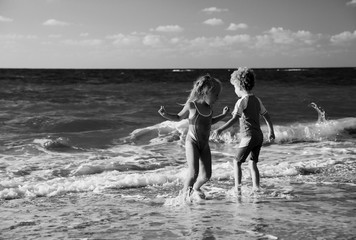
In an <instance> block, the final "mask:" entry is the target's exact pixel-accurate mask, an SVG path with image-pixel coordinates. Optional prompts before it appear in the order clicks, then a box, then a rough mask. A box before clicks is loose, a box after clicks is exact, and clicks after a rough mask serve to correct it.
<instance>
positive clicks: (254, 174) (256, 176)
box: [249, 145, 262, 190]
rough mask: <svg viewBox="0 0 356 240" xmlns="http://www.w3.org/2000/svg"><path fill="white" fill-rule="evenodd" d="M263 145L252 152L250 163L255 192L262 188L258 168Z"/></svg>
mask: <svg viewBox="0 0 356 240" xmlns="http://www.w3.org/2000/svg"><path fill="white" fill-rule="evenodd" d="M261 147H262V145H258V146H256V147H255V148H253V149H252V151H251V159H250V161H249V165H250V171H251V178H252V186H253V189H254V190H258V189H259V188H260V172H259V170H258V167H257V163H258V157H259V155H260V150H261Z"/></svg>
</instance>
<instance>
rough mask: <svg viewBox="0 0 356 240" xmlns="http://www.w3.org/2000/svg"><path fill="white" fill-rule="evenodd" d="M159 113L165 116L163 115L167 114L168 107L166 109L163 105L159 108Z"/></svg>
mask: <svg viewBox="0 0 356 240" xmlns="http://www.w3.org/2000/svg"><path fill="white" fill-rule="evenodd" d="M158 113H159V114H160V115H161V116H162V117H163V115H164V114H166V109H164V107H163V106H161V107H160V109H159V110H158Z"/></svg>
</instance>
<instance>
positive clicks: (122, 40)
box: [106, 33, 141, 46]
mask: <svg viewBox="0 0 356 240" xmlns="http://www.w3.org/2000/svg"><path fill="white" fill-rule="evenodd" d="M106 38H108V39H113V40H114V41H113V44H114V45H116V46H128V45H135V44H138V43H140V41H141V39H140V37H138V36H136V35H124V34H122V33H119V34H116V35H110V36H107V37H106Z"/></svg>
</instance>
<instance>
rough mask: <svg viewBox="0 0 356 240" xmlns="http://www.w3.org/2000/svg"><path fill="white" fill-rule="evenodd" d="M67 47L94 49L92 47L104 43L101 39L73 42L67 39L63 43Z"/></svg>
mask: <svg viewBox="0 0 356 240" xmlns="http://www.w3.org/2000/svg"><path fill="white" fill-rule="evenodd" d="M63 43H64V44H66V45H72V46H81V47H92V46H99V45H101V44H102V43H103V41H102V40H100V39H86V40H73V39H67V40H64V41H63Z"/></svg>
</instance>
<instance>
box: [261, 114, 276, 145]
mask: <svg viewBox="0 0 356 240" xmlns="http://www.w3.org/2000/svg"><path fill="white" fill-rule="evenodd" d="M262 116H263V118H264V119H265V121H266V123H267V126H268V131H269V134H268V139H269V140H270V141H272V140H274V139H275V138H276V137H275V136H274V129H273V124H272V121H271V118H270V116H269V114H268V112H266V113H265V114H264V115H262Z"/></svg>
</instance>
